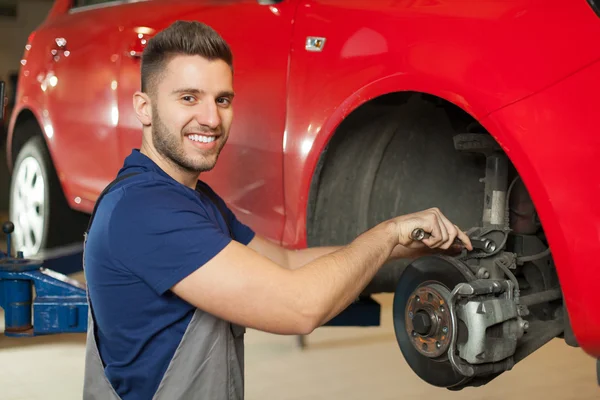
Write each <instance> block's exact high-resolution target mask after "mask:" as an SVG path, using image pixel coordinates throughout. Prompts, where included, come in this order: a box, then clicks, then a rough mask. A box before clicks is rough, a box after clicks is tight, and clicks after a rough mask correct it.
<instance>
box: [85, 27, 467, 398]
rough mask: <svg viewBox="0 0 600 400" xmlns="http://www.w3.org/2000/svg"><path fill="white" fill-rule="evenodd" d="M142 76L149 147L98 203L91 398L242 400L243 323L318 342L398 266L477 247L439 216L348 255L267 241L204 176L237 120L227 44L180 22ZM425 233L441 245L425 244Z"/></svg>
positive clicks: (394, 229) (413, 221)
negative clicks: (414, 236)
mask: <svg viewBox="0 0 600 400" xmlns="http://www.w3.org/2000/svg"><path fill="white" fill-rule="evenodd" d="M141 74H142V88H141V91H140V92H137V93H135V95H134V99H133V105H134V108H135V112H136V114H137V117H138V119H139V120H140V122H141V123H142V125H143V134H142V145H141V148H140V150H134V151H132V153H131V155H130V156H128V157H127V159H126V160H125V163H124V165H123V168H122V169H121V171H120V172H119V178H118V180H117V181H116V182H113V185H109V188H107V189H109V190H105V192H104V195H103V196H101V199H99V200H98V202H97V209H96V210H95V213H94V214H93V224H92V223H91V222H90V229H89V230H88V232H87V236H86V237H87V239H86V249H85V259H84V261H85V263H84V268H85V274H86V279H87V283H88V292H89V301H90V312H91V314H90V316H91V317H93V318H90V329H89V331H88V343H87V353H86V370H85V383H84V392H85V393H84V398H85V399H96V398H97V399H119V398H122V399H128V400H129V399H156V400H163V399H169V400H170V399H211V400H221V399H241V398H243V375H244V369H243V361H244V358H243V334H244V331H245V328H243V327H250V328H253V329H258V330H262V331H266V332H271V333H276V334H308V333H310V332H311V331H313V330H314V329H315V328H317V327H319V326H321V325H322V324H324V323H325V322H327V321H328V320H330V319H331V318H333V317H334V316H335V315H337V314H338V313H340V312H341V311H343V310H344V309H345V308H346V307H347V306H348V305H349V304H350V303H351V302H352V301H353V300H354V299H356V297H357V296H358V295H359V294H360V292H361V291H362V290H363V288H364V287H365V286H366V285H367V284H368V283H369V281H370V280H371V279H372V278H373V275H374V274H375V273H376V272H377V270H378V269H379V268H380V267H381V266H382V265H383V264H384V263H385V262H386V261H388V260H390V259H394V258H399V257H414V256H416V255H418V254H422V253H423V252H426V251H440V249H441V250H442V251H443V250H444V249H448V248H449V247H450V246H451V244H452V242H453V240H454V238H456V237H457V236H458V237H459V238H460V239H461V240H462V241H463V242H464V244H465V246H467V248H469V249H471V244H470V242H469V239H468V237H467V236H466V235H465V234H464V233H462V232H461V231H460V230H458V229H457V227H456V226H455V225H453V224H452V223H450V221H448V219H447V218H446V217H444V216H443V215H442V213H441V212H440V211H439V210H437V209H431V210H427V211H423V212H419V213H415V214H411V215H405V216H401V217H398V218H394V219H392V220H389V221H386V222H384V223H381V224H379V225H377V226H375V227H374V228H372V229H371V230H369V231H367V232H365V233H364V234H362V235H360V236H359V237H357V238H356V239H355V240H354V241H353V242H352V243H350V244H349V245H347V246H344V247H326V248H311V249H306V250H300V251H288V250H285V249H283V248H282V247H279V246H277V245H275V244H273V243H271V242H269V241H267V240H266V239H264V238H262V237H260V236H259V235H256V234H255V233H254V232H253V231H252V230H251V229H250V228H249V227H247V226H245V225H244V224H242V223H240V221H238V220H237V218H236V217H235V215H234V214H233V213H232V212H231V211H230V210H229V209H228V208H227V207H226V205H225V203H224V202H223V201H222V200H221V199H220V198H219V197H218V196H217V195H216V194H215V193H214V192H212V190H211V189H210V187H208V185H206V184H204V183H203V182H201V181H200V180H199V176H200V174H201V173H202V172H205V171H209V170H211V169H212V168H213V167H214V166H215V163H216V162H217V158H218V156H219V153H220V151H221V149H222V148H223V146H224V145H225V143H226V142H227V138H228V135H229V128H230V125H231V122H232V118H233V107H232V104H233V98H234V90H233V84H232V81H233V79H232V55H231V52H230V49H229V47H228V45H227V43H225V42H224V40H223V39H222V38H221V37H220V36H219V35H218V34H217V33H216V32H215V31H213V30H212V29H211V28H209V27H208V26H206V25H203V24H200V23H195V22H182V21H180V22H176V23H174V24H173V25H171V26H170V27H169V28H167V29H166V30H164V31H162V32H160V33H159V34H157V35H156V36H155V37H154V38H153V39H152V40H150V41H149V43H148V45H147V48H146V49H145V51H144V54H143V57H142V68H141ZM100 200H101V201H100ZM415 228H423V229H424V230H425V231H427V232H430V233H431V237H430V238H428V239H426V240H424V241H423V243H421V242H414V241H412V240H411V238H410V234H411V232H412V231H413V230H414V229H415ZM429 249H435V250H429Z"/></svg>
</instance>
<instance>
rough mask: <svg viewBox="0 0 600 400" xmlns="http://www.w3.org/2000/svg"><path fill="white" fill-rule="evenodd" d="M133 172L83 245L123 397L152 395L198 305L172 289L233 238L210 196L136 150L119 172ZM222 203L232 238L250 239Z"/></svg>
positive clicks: (103, 206)
mask: <svg viewBox="0 0 600 400" xmlns="http://www.w3.org/2000/svg"><path fill="white" fill-rule="evenodd" d="M131 172H136V173H138V174H137V175H135V176H130V177H127V178H126V179H124V180H122V181H120V182H118V183H117V184H116V185H115V186H114V187H113V188H112V189H111V190H110V191H109V192H108V193H107V194H106V195H105V196H104V198H103V199H102V201H100V203H99V205H98V209H97V211H96V216H95V218H94V221H93V224H92V226H91V229H90V232H89V234H88V239H87V245H86V249H85V274H86V281H87V287H88V292H89V295H90V300H91V304H92V307H93V308H92V309H93V312H94V317H95V321H96V326H97V336H96V338H97V341H98V347H99V350H100V355H101V357H102V360H103V362H104V364H105V372H106V375H107V377H108V380H109V381H110V382H111V384H112V385H113V387H114V388H115V391H116V392H117V394H119V395H120V396H121V397H122V398H123V399H126V400H133V399H150V398H152V396H153V395H154V392H155V391H156V389H157V388H158V385H159V383H160V380H161V379H162V377H163V375H164V373H165V371H166V369H167V367H168V365H169V362H170V361H171V358H172V356H173V354H174V353H175V350H176V348H177V346H178V345H179V342H180V340H181V338H182V336H183V334H184V332H185V330H186V328H187V325H188V323H189V322H190V320H191V317H192V315H193V313H194V311H195V308H194V306H192V305H190V304H189V303H187V302H186V301H184V300H182V299H180V298H179V297H177V296H175V295H174V294H173V293H172V292H171V291H170V290H169V289H170V288H171V287H172V286H173V285H174V284H176V283H177V282H179V281H181V280H182V279H183V278H185V277H186V276H188V275H189V274H191V273H192V272H194V271H195V270H197V269H198V268H201V267H202V265H203V264H205V263H206V262H207V261H209V260H210V259H211V258H213V257H214V256H215V255H217V254H218V253H219V252H220V251H221V250H222V249H223V248H224V247H225V246H227V244H229V242H230V241H231V240H232V238H231V237H230V235H229V231H228V228H227V225H226V224H225V221H224V220H223V218H222V217H221V214H220V212H219V209H218V208H217V207H216V206H215V205H214V203H213V202H212V201H211V199H210V198H209V197H207V196H206V195H204V194H200V193H198V192H197V191H195V190H192V189H190V188H188V187H186V186H184V185H182V184H180V183H178V182H177V181H175V180H174V179H173V178H171V177H170V176H169V175H167V174H166V173H165V172H164V171H163V170H162V169H160V168H159V167H158V165H156V164H155V163H154V162H153V161H152V160H151V159H150V158H148V157H146V156H145V155H143V154H142V153H140V152H139V150H133V152H132V153H131V155H129V156H128V157H127V158H126V160H125V163H124V165H123V168H122V169H121V170H120V171H119V176H121V175H123V174H129V173H131ZM200 184H202V183H200ZM205 188H206V189H207V190H210V188H209V187H208V185H205ZM213 193H214V192H213ZM218 201H220V202H221V203H222V205H223V206H224V209H225V210H226V212H227V218H228V219H229V224H230V226H231V229H232V232H233V236H234V239H235V240H236V241H238V242H240V243H242V244H248V243H249V242H250V241H251V240H252V238H253V237H254V232H253V231H252V230H251V229H250V228H249V227H247V226H246V225H244V224H242V223H241V222H240V221H238V220H237V218H236V217H235V215H234V214H233V213H232V212H231V210H229V208H227V206H226V205H225V203H224V202H223V201H222V200H221V198H220V197H218Z"/></svg>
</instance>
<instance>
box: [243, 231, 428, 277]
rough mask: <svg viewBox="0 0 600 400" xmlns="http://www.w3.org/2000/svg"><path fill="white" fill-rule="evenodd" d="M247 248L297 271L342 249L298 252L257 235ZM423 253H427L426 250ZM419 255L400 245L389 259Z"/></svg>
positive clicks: (328, 248)
mask: <svg viewBox="0 0 600 400" xmlns="http://www.w3.org/2000/svg"><path fill="white" fill-rule="evenodd" d="M248 247H249V248H251V249H252V250H254V251H256V252H258V253H259V254H261V255H262V256H264V257H267V258H268V259H270V260H271V261H273V262H274V263H275V264H277V265H280V266H282V267H284V268H287V269H298V268H300V267H302V266H303V265H306V264H308V263H309V262H311V261H313V260H316V259H317V258H319V257H323V256H324V255H327V254H331V253H333V252H335V251H338V250H340V249H342V248H343V246H317V247H309V248H306V249H300V250H290V249H286V248H285V247H282V246H280V245H278V244H276V243H273V242H271V241H270V240H268V239H266V238H264V237H262V236H260V235H258V234H256V235H255V237H254V238H253V239H252V241H251V242H250V243H248ZM425 252H427V250H426V251H425ZM419 254H425V253H424V252H422V251H421V252H417V251H415V250H413V249H409V248H406V247H404V246H402V245H397V246H396V247H394V250H393V251H392V253H391V255H390V259H399V258H409V257H414V256H415V255H419Z"/></svg>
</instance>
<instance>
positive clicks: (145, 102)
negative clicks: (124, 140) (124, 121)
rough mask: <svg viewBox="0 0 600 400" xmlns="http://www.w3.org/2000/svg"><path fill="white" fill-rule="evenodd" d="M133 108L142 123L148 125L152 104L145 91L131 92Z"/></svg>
mask: <svg viewBox="0 0 600 400" xmlns="http://www.w3.org/2000/svg"><path fill="white" fill-rule="evenodd" d="M133 109H134V110H135V114H136V116H137V119H138V120H139V121H140V122H141V123H142V125H144V126H150V125H151V124H152V104H151V100H150V97H149V96H148V95H147V94H146V93H143V92H140V91H137V92H135V93H134V94H133Z"/></svg>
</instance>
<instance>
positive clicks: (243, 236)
mask: <svg viewBox="0 0 600 400" xmlns="http://www.w3.org/2000/svg"><path fill="white" fill-rule="evenodd" d="M227 214H228V215H227V217H228V218H229V224H230V226H231V231H232V232H233V236H234V239H235V240H236V241H237V242H240V243H241V244H243V245H248V243H250V242H251V241H252V239H254V235H255V233H254V231H253V230H252V229H251V228H250V227H249V226H248V225H246V224H244V223H242V222H240V221H239V220H238V219H237V217H236V216H235V214H234V213H233V211H231V210H230V209H229V208H227Z"/></svg>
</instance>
